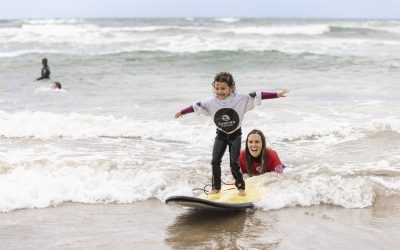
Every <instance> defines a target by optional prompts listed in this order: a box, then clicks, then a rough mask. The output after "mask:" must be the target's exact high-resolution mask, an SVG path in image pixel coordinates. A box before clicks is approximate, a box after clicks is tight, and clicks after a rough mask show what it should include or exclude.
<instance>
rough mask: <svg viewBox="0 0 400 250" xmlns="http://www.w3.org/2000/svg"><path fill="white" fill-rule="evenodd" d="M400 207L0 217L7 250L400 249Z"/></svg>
mask: <svg viewBox="0 0 400 250" xmlns="http://www.w3.org/2000/svg"><path fill="white" fill-rule="evenodd" d="M398 211H400V201H399V200H398V199H397V198H387V199H385V200H380V201H377V202H376V203H375V204H374V206H372V207H368V208H364V209H346V208H341V207H336V206H329V205H321V206H311V207H294V208H285V209H280V210H275V211H261V210H248V211H245V212H210V211H197V210H190V209H183V208H180V207H173V206H167V205H165V204H163V203H162V202H160V201H159V200H155V199H154V200H148V201H143V202H137V203H133V204H79V203H65V204H63V205H61V206H58V207H53V208H44V209H22V210H17V211H13V212H8V213H2V214H0V232H1V233H0V245H1V246H2V249H397V248H398V245H399V243H400V237H399V234H398V225H399V223H400V213H399V212H398Z"/></svg>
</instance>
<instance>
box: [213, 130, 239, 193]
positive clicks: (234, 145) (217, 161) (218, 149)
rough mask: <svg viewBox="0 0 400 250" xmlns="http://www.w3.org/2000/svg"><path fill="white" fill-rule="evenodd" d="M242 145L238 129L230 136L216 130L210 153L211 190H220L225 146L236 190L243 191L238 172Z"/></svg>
mask: <svg viewBox="0 0 400 250" xmlns="http://www.w3.org/2000/svg"><path fill="white" fill-rule="evenodd" d="M241 143H242V129H241V128H239V129H238V130H236V131H235V132H233V133H232V134H226V133H224V132H222V131H220V130H218V129H217V136H216V137H215V141H214V147H213V152H212V161H211V165H212V174H213V176H212V186H213V187H212V188H213V189H217V190H220V189H221V161H222V157H223V156H224V153H225V150H226V146H229V160H230V163H229V164H230V165H229V166H230V168H231V172H232V175H233V177H234V178H235V186H236V187H237V188H238V189H243V190H244V189H245V184H244V181H243V175H242V173H241V172H240V166H239V155H240V147H241Z"/></svg>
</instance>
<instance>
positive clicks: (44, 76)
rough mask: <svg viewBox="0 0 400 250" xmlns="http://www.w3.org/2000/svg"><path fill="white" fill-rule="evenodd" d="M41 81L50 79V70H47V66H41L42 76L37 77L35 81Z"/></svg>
mask: <svg viewBox="0 0 400 250" xmlns="http://www.w3.org/2000/svg"><path fill="white" fill-rule="evenodd" d="M43 79H50V68H49V66H47V65H46V66H43V69H42V76H41V77H39V78H38V79H36V80H38V81H39V80H43Z"/></svg>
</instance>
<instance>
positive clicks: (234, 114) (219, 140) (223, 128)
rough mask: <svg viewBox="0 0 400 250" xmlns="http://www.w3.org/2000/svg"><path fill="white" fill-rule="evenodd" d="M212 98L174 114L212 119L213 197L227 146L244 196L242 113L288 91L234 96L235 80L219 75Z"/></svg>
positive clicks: (240, 192)
mask: <svg viewBox="0 0 400 250" xmlns="http://www.w3.org/2000/svg"><path fill="white" fill-rule="evenodd" d="M212 86H213V88H214V94H215V96H214V97H213V98H211V99H209V100H207V101H205V102H198V103H197V104H195V105H192V106H189V107H187V108H185V109H182V110H181V111H179V112H177V113H176V114H175V118H179V117H181V116H182V115H184V114H188V113H192V112H196V113H200V114H204V115H208V116H212V117H213V118H214V123H215V125H216V126H217V135H216V137H215V141H214V146H213V151H212V160H211V165H212V191H211V193H212V194H216V193H218V192H219V191H220V190H221V161H222V157H223V155H224V153H225V150H226V147H227V146H229V159H230V168H231V172H232V175H233V177H234V178H235V186H236V187H237V189H238V192H239V195H246V193H245V182H244V180H243V176H242V174H241V172H240V166H239V155H240V148H241V140H242V129H241V124H242V121H243V117H244V114H245V113H246V112H247V111H249V110H251V109H253V108H254V107H255V106H257V105H260V104H261V100H263V99H272V98H279V97H285V94H286V93H287V92H288V90H282V91H281V92H278V93H269V92H253V93H249V94H247V95H240V94H236V91H235V89H236V88H235V81H234V80H233V77H232V75H231V74H230V73H228V72H220V73H218V74H217V75H216V76H215V78H214V82H213V83H212Z"/></svg>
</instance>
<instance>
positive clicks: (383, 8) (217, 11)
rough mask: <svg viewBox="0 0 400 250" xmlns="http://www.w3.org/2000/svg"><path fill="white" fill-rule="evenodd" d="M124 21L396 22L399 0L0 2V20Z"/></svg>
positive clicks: (399, 13)
mask: <svg viewBox="0 0 400 250" xmlns="http://www.w3.org/2000/svg"><path fill="white" fill-rule="evenodd" d="M129 17H132V18H134V17H256V18H367V19H373V18H377V19H400V0H41V1H39V0H0V19H20V18H22V19H28V18H34V19H37V18H129Z"/></svg>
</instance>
